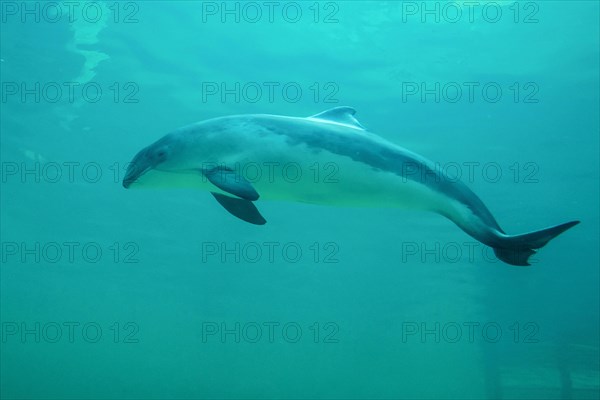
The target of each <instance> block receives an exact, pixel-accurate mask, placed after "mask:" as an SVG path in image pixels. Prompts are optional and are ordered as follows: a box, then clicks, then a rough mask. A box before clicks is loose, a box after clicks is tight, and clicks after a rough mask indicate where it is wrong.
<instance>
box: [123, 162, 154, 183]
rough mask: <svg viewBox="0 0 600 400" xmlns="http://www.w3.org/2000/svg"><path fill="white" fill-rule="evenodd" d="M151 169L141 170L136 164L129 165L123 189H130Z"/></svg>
mask: <svg viewBox="0 0 600 400" xmlns="http://www.w3.org/2000/svg"><path fill="white" fill-rule="evenodd" d="M149 169H150V167H149V166H148V167H146V168H140V167H138V165H136V164H135V163H131V164H129V167H127V172H125V178H123V187H124V188H125V189H127V188H129V186H131V185H132V184H133V183H135V182H136V181H137V180H138V179H139V178H140V176H142V175H144V173H146V171H148V170H149Z"/></svg>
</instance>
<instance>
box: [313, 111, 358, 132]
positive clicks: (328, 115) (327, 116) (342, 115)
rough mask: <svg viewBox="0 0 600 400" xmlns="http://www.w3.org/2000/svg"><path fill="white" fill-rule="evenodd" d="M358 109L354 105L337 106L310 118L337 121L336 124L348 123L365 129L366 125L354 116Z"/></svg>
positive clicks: (350, 125)
mask: <svg viewBox="0 0 600 400" xmlns="http://www.w3.org/2000/svg"><path fill="white" fill-rule="evenodd" d="M354 114H356V110H355V109H354V108H352V107H345V106H344V107H335V108H331V109H329V110H327V111H323V112H322V113H319V114H315V115H311V116H310V117H309V118H314V119H320V120H324V121H329V122H335V123H336V124H341V125H346V126H349V127H351V128H356V129H365V127H364V126H362V125H361V124H360V122H358V120H357V119H356V118H354Z"/></svg>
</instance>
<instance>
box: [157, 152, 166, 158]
mask: <svg viewBox="0 0 600 400" xmlns="http://www.w3.org/2000/svg"><path fill="white" fill-rule="evenodd" d="M166 155H167V152H166V151H164V150H161V151H159V152H158V153H156V156H157V157H158V158H165V157H166Z"/></svg>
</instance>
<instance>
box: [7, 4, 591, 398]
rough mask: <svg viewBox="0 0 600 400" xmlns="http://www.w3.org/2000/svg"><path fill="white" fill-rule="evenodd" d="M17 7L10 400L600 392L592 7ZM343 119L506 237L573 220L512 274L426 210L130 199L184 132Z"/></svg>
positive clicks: (156, 195)
mask: <svg viewBox="0 0 600 400" xmlns="http://www.w3.org/2000/svg"><path fill="white" fill-rule="evenodd" d="M473 4H475V5H473ZM0 7H1V9H0V11H1V15H0V17H1V25H0V27H1V36H0V45H1V47H0V57H1V63H0V71H1V85H2V88H1V89H2V92H1V95H2V99H1V116H0V128H1V151H0V156H1V164H2V181H1V184H2V186H1V199H0V206H1V212H0V216H1V229H0V233H1V246H2V255H1V257H2V260H1V262H2V263H1V269H0V290H1V293H0V311H1V315H0V320H1V327H2V332H1V342H0V346H1V353H0V354H1V358H0V385H1V388H0V397H1V398H2V399H117V398H118V399H127V398H136V399H164V398H177V399H196V398H215V399H256V398H271V399H275V398H293V399H316V398H327V399H416V398H427V399H435V398H446V399H450V398H452V399H455V398H472V399H529V398H538V399H571V398H573V399H576V398H581V399H597V398H599V397H600V372H599V370H600V367H599V359H600V352H599V340H600V338H599V335H600V329H599V320H600V319H599V286H600V283H599V279H600V277H599V246H598V238H599V219H598V213H599V209H600V207H599V183H598V182H599V155H598V152H599V132H600V130H599V129H600V127H599V111H598V110H599V47H600V46H599V3H598V2H594V1H537V2H527V1H521V2H513V1H495V2H481V3H477V2H475V3H473V2H460V1H458V2H421V1H404V2H401V1H386V2H379V1H368V2H367V1H365V2H361V1H321V2H315V1H298V2H279V1H274V2H260V1H259V2H221V1H219V2H199V1H173V2H163V1H123V2H78V1H75V2H56V3H46V2H11V1H2V2H1V3H0ZM337 106H352V107H354V108H355V109H356V110H357V114H356V116H357V118H358V120H359V121H360V122H361V123H362V124H363V125H364V126H365V127H367V129H368V130H369V131H371V132H374V133H376V134H378V135H381V136H382V137H384V138H386V139H388V140H390V141H392V142H394V143H397V144H398V145H400V146H402V147H405V148H407V149H409V150H411V151H414V152H416V153H418V154H421V155H423V156H425V157H427V158H428V159H430V160H432V161H434V162H437V163H439V166H440V168H443V169H445V170H446V171H447V172H448V173H450V174H454V176H457V177H460V178H461V180H462V181H464V182H465V183H466V184H467V185H468V186H469V187H471V188H472V189H473V190H474V191H475V193H477V194H478V195H479V196H480V197H481V199H482V200H483V201H484V202H485V204H486V205H487V206H488V207H489V209H490V210H491V211H492V213H493V214H494V216H495V217H496V219H497V220H498V222H499V223H500V225H501V226H502V227H503V229H504V230H506V231H507V232H508V233H511V234H516V233H524V232H528V231H532V230H537V229H541V228H544V227H547V226H551V225H555V224H559V223H563V222H567V221H570V220H574V219H579V220H581V221H582V222H581V224H580V225H578V226H577V227H575V228H573V229H571V230H570V231H568V232H566V233H565V234H564V235H561V236H560V237H558V238H557V239H555V240H553V241H552V242H551V243H549V244H548V245H547V246H546V247H545V248H543V249H542V250H540V251H539V253H538V254H536V255H535V256H534V257H533V262H532V264H533V265H532V266H530V267H514V266H510V265H507V264H505V263H502V262H500V261H498V260H496V259H495V258H494V256H493V253H492V252H491V251H490V250H489V249H487V248H486V247H484V246H483V245H481V244H479V243H478V242H476V241H475V240H474V239H472V238H471V237H469V236H467V235H466V234H465V233H464V232H462V231H461V230H460V229H458V228H457V227H456V226H455V225H454V224H453V223H452V222H450V221H449V220H447V219H445V218H443V217H441V216H439V215H437V214H433V213H425V212H416V211H406V210H400V209H389V208H338V207H324V206H314V205H308V204H301V203H286V202H269V201H261V202H260V203H261V204H260V209H261V212H262V214H263V215H264V216H265V217H266V218H267V220H268V221H269V222H268V223H267V224H266V225H265V226H254V225H250V224H246V223H244V222H242V221H240V220H238V219H236V218H234V217H232V216H231V215H229V214H227V212H226V211H224V210H223V209H222V208H221V207H220V206H219V205H218V204H217V202H215V201H214V199H213V198H212V196H210V194H208V193H206V192H202V191H197V190H186V189H156V190H151V189H148V190H125V189H124V188H123V187H122V184H121V181H122V179H123V176H124V172H125V169H126V167H127V163H128V162H129V161H130V160H131V158H132V157H133V156H134V155H135V153H136V152H137V151H139V150H140V149H141V148H143V147H144V146H147V145H148V144H150V143H151V142H153V141H155V140H157V139H158V138H160V137H161V136H163V135H164V134H166V133H168V132H169V131H172V130H173V129H175V128H178V127H180V126H183V125H186V124H189V123H192V122H196V121H200V120H204V119H209V118H213V117H218V116H224V115H230V114H245V113H268V114H281V115H290V116H309V115H313V114H316V113H319V112H321V111H324V110H326V109H329V108H332V107H337ZM326 167H327V166H317V167H316V169H317V172H318V173H322V174H326V173H328V171H327V170H326ZM303 172H304V173H309V171H303ZM314 172H315V171H314V170H313V171H310V173H314Z"/></svg>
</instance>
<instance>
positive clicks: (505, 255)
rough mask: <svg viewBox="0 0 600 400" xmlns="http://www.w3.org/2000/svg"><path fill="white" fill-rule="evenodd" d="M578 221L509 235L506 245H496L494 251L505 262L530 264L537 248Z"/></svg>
mask: <svg viewBox="0 0 600 400" xmlns="http://www.w3.org/2000/svg"><path fill="white" fill-rule="evenodd" d="M578 223H579V221H571V222H567V223H564V224H560V225H556V226H553V227H550V228H546V229H542V230H539V231H535V232H530V233H524V234H522V235H514V236H508V235H507V236H506V237H505V239H504V240H503V242H504V243H506V245H504V244H503V245H502V247H494V253H495V254H496V257H498V259H500V260H502V261H504V262H505V263H508V264H511V265H519V266H526V265H530V264H529V261H528V260H529V257H531V256H532V255H533V254H535V249H539V248H542V247H544V246H545V245H546V244H547V243H548V242H549V241H550V240H552V239H554V238H555V237H557V236H558V235H560V234H561V233H563V232H564V231H566V230H567V229H569V228H572V227H574V226H575V225H577V224H578Z"/></svg>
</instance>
